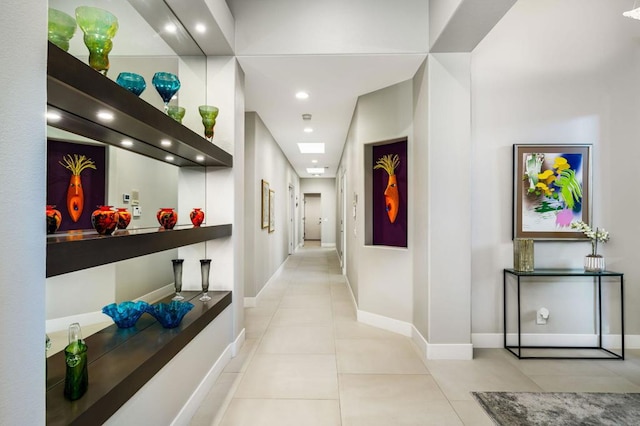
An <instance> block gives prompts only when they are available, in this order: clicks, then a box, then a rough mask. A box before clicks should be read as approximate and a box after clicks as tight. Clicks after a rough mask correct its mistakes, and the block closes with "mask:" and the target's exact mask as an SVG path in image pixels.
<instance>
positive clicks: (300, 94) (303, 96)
mask: <svg viewBox="0 0 640 426" xmlns="http://www.w3.org/2000/svg"><path fill="white" fill-rule="evenodd" d="M296 98H298V99H309V94H308V93H307V92H298V93H296Z"/></svg>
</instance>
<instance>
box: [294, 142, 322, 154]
mask: <svg viewBox="0 0 640 426" xmlns="http://www.w3.org/2000/svg"><path fill="white" fill-rule="evenodd" d="M298 149H299V150H300V153H301V154H324V143H303V142H301V143H298Z"/></svg>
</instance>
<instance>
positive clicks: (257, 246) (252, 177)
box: [243, 112, 302, 297]
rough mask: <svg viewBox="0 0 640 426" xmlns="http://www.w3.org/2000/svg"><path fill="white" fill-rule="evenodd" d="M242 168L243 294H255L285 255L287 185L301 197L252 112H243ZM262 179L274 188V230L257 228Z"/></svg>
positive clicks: (295, 180) (293, 176)
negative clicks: (243, 158) (243, 145)
mask: <svg viewBox="0 0 640 426" xmlns="http://www.w3.org/2000/svg"><path fill="white" fill-rule="evenodd" d="M244 172H245V176H244V185H245V186H244V192H245V211H244V227H245V228H244V229H245V254H244V256H243V262H244V274H245V293H244V296H245V297H256V296H257V295H258V293H260V290H262V288H263V287H264V285H265V284H266V283H267V281H268V280H269V279H270V278H271V276H272V275H273V274H274V273H275V272H276V271H277V270H278V268H279V267H280V265H281V264H282V262H284V261H285V260H286V259H287V256H288V255H289V251H288V244H289V234H288V226H287V217H288V215H287V213H288V211H289V210H288V208H289V195H288V194H289V185H291V186H293V188H294V192H295V195H296V197H297V199H298V200H301V199H302V197H301V192H300V178H299V177H298V175H297V174H296V172H295V171H294V170H293V167H291V164H289V161H288V160H287V158H286V157H285V156H284V154H283V153H282V151H281V149H280V147H279V146H278V144H277V142H276V141H275V139H274V138H273V136H271V133H269V129H267V127H266V126H265V125H264V123H263V122H262V120H261V119H260V117H259V116H258V114H256V113H255V112H247V113H246V114H245V170H244ZM262 179H264V180H266V181H267V182H269V188H270V189H272V190H274V191H275V209H276V213H275V219H276V226H275V232H269V231H268V230H267V229H261V213H262V210H261V209H262V198H261V197H262V192H261V180H262ZM300 209H301V207H300V203H298V207H297V208H296V213H295V216H296V217H295V223H299V222H300V211H301V210H300ZM296 229H297V228H296ZM295 240H296V241H297V244H296V245H298V244H300V243H301V242H302V236H301V234H300V233H297V235H296V237H295Z"/></svg>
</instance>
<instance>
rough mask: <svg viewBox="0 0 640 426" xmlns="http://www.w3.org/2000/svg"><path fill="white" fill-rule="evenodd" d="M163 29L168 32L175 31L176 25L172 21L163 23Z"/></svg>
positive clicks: (176, 29)
mask: <svg viewBox="0 0 640 426" xmlns="http://www.w3.org/2000/svg"><path fill="white" fill-rule="evenodd" d="M164 29H165V30H166V31H167V32H169V33H175V32H176V31H178V27H176V25H175V24H173V23H169V24H167V25H165V26H164Z"/></svg>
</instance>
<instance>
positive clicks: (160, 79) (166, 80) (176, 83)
mask: <svg viewBox="0 0 640 426" xmlns="http://www.w3.org/2000/svg"><path fill="white" fill-rule="evenodd" d="M151 83H153V86H154V87H155V88H156V90H157V91H158V94H159V95H160V97H161V98H162V100H163V101H164V113H165V114H166V113H167V110H168V109H169V101H170V100H171V98H172V97H173V95H175V94H176V92H177V91H178V90H179V89H180V80H178V76H177V75H175V74H171V73H169V72H157V73H155V74H154V75H153V79H152V80H151Z"/></svg>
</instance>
